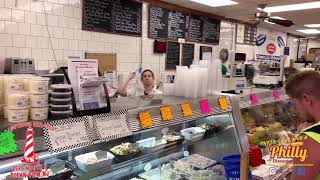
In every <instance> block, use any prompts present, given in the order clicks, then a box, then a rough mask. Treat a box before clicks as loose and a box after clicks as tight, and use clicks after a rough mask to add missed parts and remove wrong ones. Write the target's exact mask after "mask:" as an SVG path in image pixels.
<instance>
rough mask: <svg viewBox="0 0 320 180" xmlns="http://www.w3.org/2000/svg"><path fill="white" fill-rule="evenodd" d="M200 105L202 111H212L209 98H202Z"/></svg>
mask: <svg viewBox="0 0 320 180" xmlns="http://www.w3.org/2000/svg"><path fill="white" fill-rule="evenodd" d="M200 107H201V110H202V113H210V112H211V108H210V105H209V102H208V100H201V101H200Z"/></svg>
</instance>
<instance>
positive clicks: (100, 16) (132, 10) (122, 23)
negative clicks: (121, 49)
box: [82, 0, 142, 36]
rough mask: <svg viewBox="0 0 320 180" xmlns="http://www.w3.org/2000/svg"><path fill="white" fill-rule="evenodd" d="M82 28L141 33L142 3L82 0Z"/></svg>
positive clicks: (131, 0)
mask: <svg viewBox="0 0 320 180" xmlns="http://www.w3.org/2000/svg"><path fill="white" fill-rule="evenodd" d="M82 8H83V9H82V13H83V14H82V28H83V29H84V30H87V31H97V32H110V33H119V34H127V35H136V36H138V35H141V31H142V30H141V29H142V3H141V2H136V1H133V0H83V7H82Z"/></svg>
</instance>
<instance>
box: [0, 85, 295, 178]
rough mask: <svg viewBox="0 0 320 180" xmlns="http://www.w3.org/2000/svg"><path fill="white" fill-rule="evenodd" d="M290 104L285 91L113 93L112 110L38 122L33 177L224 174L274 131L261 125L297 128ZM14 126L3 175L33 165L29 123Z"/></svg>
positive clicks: (1, 164)
mask: <svg viewBox="0 0 320 180" xmlns="http://www.w3.org/2000/svg"><path fill="white" fill-rule="evenodd" d="M269 106H271V107H273V108H271V109H270V108H266V107H269ZM286 106H287V101H286V96H285V95H284V93H283V92H282V91H267V92H258V93H250V94H248V95H241V96H239V95H226V94H220V95H216V96H210V97H206V98H200V99H187V98H182V97H172V96H155V97H126V98H118V99H114V100H113V101H112V106H111V107H112V108H111V109H112V111H111V112H110V113H107V114H99V115H94V116H83V117H78V118H70V119H63V120H55V121H45V122H41V123H42V124H43V127H45V128H43V127H41V128H39V127H34V128H33V129H34V134H33V135H34V142H33V144H32V145H34V147H32V148H33V150H34V153H33V155H34V156H37V158H38V160H39V161H38V164H39V165H40V167H39V169H38V170H36V169H33V172H36V171H37V172H40V175H39V174H37V173H36V174H29V179H50V178H53V179H67V178H71V179H182V178H185V179H226V178H227V174H226V171H227V170H225V167H224V166H223V160H224V157H228V156H230V155H237V154H241V153H242V152H249V148H250V145H251V146H256V145H259V141H260V140H262V139H263V140H265V138H269V137H267V134H270V133H269V132H268V131H267V130H265V131H264V132H263V133H262V135H261V132H260V131H259V128H258V127H260V126H262V127H263V128H264V127H268V128H269V131H272V130H273V131H274V133H272V134H277V133H278V132H280V130H283V129H284V128H287V129H286V130H288V131H289V130H290V131H294V130H296V128H295V127H296V125H297V123H298V122H295V121H293V120H294V119H295V117H294V116H292V114H294V113H291V112H290V110H289V111H285V110H286V109H283V108H285V107H286ZM261 107H262V108H261ZM257 108H258V110H256V109H257ZM260 111H262V114H263V116H262V117H261V114H259V112H260ZM265 111H266V112H267V113H269V114H268V115H266V114H265V113H266V112H265ZM275 111H277V112H275ZM254 113H258V115H255V114H254ZM269 115H270V116H269ZM259 118H261V119H259ZM269 120H270V122H269ZM253 121H254V122H253ZM258 122H259V123H260V122H261V124H259V123H258ZM267 122H269V124H267V125H266V124H264V123H267ZM276 122H280V123H281V127H280V125H279V124H275V123H276ZM3 124H6V126H7V127H12V126H13V125H12V124H7V123H5V122H4V123H3ZM270 124H271V125H270ZM268 125H269V126H268ZM273 126H274V127H273ZM278 126H279V127H278ZM3 129H4V127H2V130H3ZM260 129H261V128H260ZM12 132H13V133H14V134H15V137H14V138H15V140H16V144H17V146H18V148H17V151H15V152H12V153H7V154H5V155H1V156H0V174H1V175H0V179H5V178H7V179H10V178H18V176H20V175H21V176H25V177H26V176H28V172H30V171H32V170H30V169H28V166H29V165H28V164H26V163H23V162H22V161H21V159H23V158H25V157H26V156H27V154H26V152H29V151H28V149H27V148H28V147H29V146H28V145H30V144H28V140H29V139H27V138H26V136H28V128H26V127H23V128H17V129H15V130H13V131H12ZM26 133H27V134H26ZM255 133H258V134H255ZM259 133H260V134H259ZM260 138H261V139H260ZM50 168H51V169H50ZM19 173H20V174H19ZM42 174H45V176H44V177H42ZM21 176H20V178H21Z"/></svg>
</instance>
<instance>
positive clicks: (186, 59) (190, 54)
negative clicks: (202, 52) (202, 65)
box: [182, 44, 194, 67]
mask: <svg viewBox="0 0 320 180" xmlns="http://www.w3.org/2000/svg"><path fill="white" fill-rule="evenodd" d="M193 59H194V44H182V65H183V66H188V67H190V65H191V64H192V63H193Z"/></svg>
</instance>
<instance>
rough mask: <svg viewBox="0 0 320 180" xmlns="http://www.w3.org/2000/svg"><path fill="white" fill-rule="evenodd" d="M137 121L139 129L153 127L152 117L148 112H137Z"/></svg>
mask: <svg viewBox="0 0 320 180" xmlns="http://www.w3.org/2000/svg"><path fill="white" fill-rule="evenodd" d="M139 120H140V125H141V128H149V127H152V126H153V125H154V123H153V120H152V117H151V115H150V113H149V112H147V111H144V112H139Z"/></svg>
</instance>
